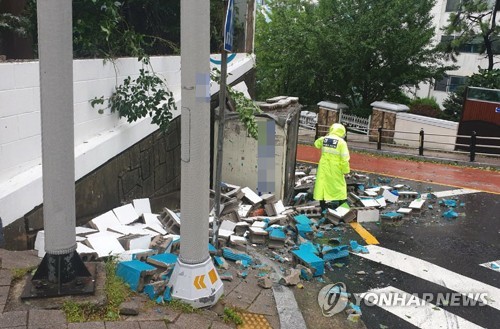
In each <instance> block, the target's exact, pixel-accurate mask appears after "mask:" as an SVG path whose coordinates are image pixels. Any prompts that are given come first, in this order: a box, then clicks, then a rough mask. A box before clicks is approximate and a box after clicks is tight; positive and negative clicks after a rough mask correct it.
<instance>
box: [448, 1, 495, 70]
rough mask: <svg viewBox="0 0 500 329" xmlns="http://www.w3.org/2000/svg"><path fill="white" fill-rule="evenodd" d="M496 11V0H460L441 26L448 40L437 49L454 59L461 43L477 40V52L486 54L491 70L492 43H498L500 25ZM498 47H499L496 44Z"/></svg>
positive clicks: (493, 63) (492, 65) (462, 44)
mask: <svg viewBox="0 0 500 329" xmlns="http://www.w3.org/2000/svg"><path fill="white" fill-rule="evenodd" d="M498 11H500V0H495V1H494V2H493V3H492V1H490V0H462V1H461V2H460V4H459V8H458V11H456V12H452V13H451V14H450V17H449V20H448V25H447V26H445V27H444V32H445V34H446V35H447V36H451V37H452V38H449V40H448V41H446V42H442V43H441V46H440V47H441V49H443V50H444V51H445V52H446V53H448V54H449V56H450V58H451V59H452V60H456V55H458V54H459V52H460V49H461V47H462V46H464V45H466V44H474V43H475V42H477V40H478V39H479V40H481V44H480V48H479V53H481V54H486V57H487V58H488V68H487V69H488V70H493V68H494V65H495V61H494V59H495V58H494V57H495V56H494V50H493V45H494V44H495V43H500V26H499V25H498V22H497V21H498V19H497V17H498V16H497V15H498ZM499 49H500V47H499Z"/></svg>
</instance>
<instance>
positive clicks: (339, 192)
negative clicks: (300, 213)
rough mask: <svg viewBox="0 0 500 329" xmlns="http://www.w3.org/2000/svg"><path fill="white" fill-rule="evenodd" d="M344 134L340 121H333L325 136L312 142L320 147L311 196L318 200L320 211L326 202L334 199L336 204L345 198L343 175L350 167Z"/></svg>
mask: <svg viewBox="0 0 500 329" xmlns="http://www.w3.org/2000/svg"><path fill="white" fill-rule="evenodd" d="M345 134H346V130H345V127H344V126H343V125H342V124H340V123H334V124H333V125H332V126H331V127H330V131H329V132H328V134H327V135H326V136H323V137H320V138H318V139H317V140H316V141H315V142H314V146H315V147H316V148H318V149H321V158H320V160H319V165H318V171H317V174H316V183H315V184H314V196H313V197H314V200H318V201H319V202H320V205H321V211H322V212H323V211H325V210H326V202H330V201H336V203H337V204H341V203H343V202H344V201H346V199H347V184H346V181H345V177H344V175H345V174H348V173H349V171H350V167H349V149H348V148H347V143H346V141H345V140H344V136H345Z"/></svg>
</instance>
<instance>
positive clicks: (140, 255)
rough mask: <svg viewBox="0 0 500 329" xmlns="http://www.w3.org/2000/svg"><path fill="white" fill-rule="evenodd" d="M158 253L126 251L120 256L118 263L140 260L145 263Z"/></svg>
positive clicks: (151, 250) (149, 250)
mask: <svg viewBox="0 0 500 329" xmlns="http://www.w3.org/2000/svg"><path fill="white" fill-rule="evenodd" d="M157 253H158V251H157V250H153V249H134V250H125V251H124V252H122V253H121V254H120V255H118V261H120V262H125V261H131V260H140V261H141V262H145V261H146V259H147V258H148V257H149V256H152V255H156V254H157Z"/></svg>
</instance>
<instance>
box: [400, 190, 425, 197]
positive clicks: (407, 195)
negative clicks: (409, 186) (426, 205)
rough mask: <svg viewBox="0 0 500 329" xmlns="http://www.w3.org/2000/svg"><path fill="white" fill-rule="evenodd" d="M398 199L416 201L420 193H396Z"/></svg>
mask: <svg viewBox="0 0 500 329" xmlns="http://www.w3.org/2000/svg"><path fill="white" fill-rule="evenodd" d="M398 195H399V198H400V199H417V198H419V197H420V193H418V192H414V191H398Z"/></svg>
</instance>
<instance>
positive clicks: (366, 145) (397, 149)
mask: <svg viewBox="0 0 500 329" xmlns="http://www.w3.org/2000/svg"><path fill="white" fill-rule="evenodd" d="M314 135H315V131H314V130H306V129H300V130H299V144H302V145H312V144H313V143H314ZM347 145H348V146H349V149H350V150H353V151H362V152H366V153H372V154H378V155H393V156H398V157H405V158H408V159H414V160H418V161H422V160H424V161H437V162H440V163H448V164H459V165H463V166H468V167H492V168H496V169H499V170H500V155H491V156H488V155H483V154H476V157H475V160H474V162H471V161H470V155H469V153H467V152H463V153H462V152H461V153H459V152H447V151H439V150H427V149H424V155H423V156H422V155H419V154H418V149H417V148H408V147H402V146H393V145H386V144H383V145H382V149H381V150H377V143H374V142H369V141H368V137H367V136H366V135H360V134H354V133H348V135H347ZM297 159H298V158H297Z"/></svg>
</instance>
